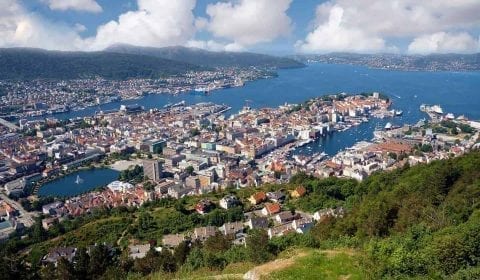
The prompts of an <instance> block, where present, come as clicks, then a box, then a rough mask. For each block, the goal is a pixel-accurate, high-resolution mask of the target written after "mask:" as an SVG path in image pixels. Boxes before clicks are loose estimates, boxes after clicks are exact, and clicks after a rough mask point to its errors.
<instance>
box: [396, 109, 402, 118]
mask: <svg viewBox="0 0 480 280" xmlns="http://www.w3.org/2000/svg"><path fill="white" fill-rule="evenodd" d="M401 115H403V111H402V110H395V116H397V117H399V116H401Z"/></svg>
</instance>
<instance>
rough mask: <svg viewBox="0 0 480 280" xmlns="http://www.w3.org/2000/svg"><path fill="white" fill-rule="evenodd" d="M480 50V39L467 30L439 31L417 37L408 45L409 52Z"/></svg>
mask: <svg viewBox="0 0 480 280" xmlns="http://www.w3.org/2000/svg"><path fill="white" fill-rule="evenodd" d="M479 50H480V42H479V39H475V38H473V37H472V36H470V34H468V33H466V32H461V33H446V32H437V33H433V34H429V35H423V36H419V37H417V38H415V39H414V40H413V42H411V43H410V45H409V46H408V52H409V53H417V54H429V53H474V52H478V51H479Z"/></svg>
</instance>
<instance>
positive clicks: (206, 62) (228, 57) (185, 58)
mask: <svg viewBox="0 0 480 280" xmlns="http://www.w3.org/2000/svg"><path fill="white" fill-rule="evenodd" d="M105 51H109V52H116V53H128V54H137V55H148V56H154V57H159V58H164V59H171V60H176V61H182V62H185V63H190V64H195V65H199V66H204V67H251V66H255V67H262V68H276V69H278V68H298V67H304V66H305V65H304V64H303V63H300V62H298V61H296V60H294V59H291V58H285V57H276V56H271V55H265V54H256V53H250V52H212V51H207V50H203V49H198V48H186V47H178V46H177V47H165V48H151V47H136V46H131V45H122V44H121V45H113V46H111V47H109V48H107V49H106V50H105Z"/></svg>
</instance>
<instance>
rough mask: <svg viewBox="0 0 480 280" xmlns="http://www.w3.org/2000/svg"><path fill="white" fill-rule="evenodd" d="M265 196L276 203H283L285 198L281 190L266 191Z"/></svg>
mask: <svg viewBox="0 0 480 280" xmlns="http://www.w3.org/2000/svg"><path fill="white" fill-rule="evenodd" d="M267 198H268V199H269V200H271V201H273V202H276V203H283V201H284V200H285V194H284V193H283V192H281V191H276V192H268V193H267Z"/></svg>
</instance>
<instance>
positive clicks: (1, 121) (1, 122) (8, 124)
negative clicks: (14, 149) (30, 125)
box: [0, 118, 20, 131]
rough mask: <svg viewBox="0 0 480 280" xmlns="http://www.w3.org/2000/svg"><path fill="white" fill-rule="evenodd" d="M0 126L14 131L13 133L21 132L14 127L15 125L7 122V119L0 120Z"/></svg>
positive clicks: (18, 128)
mask: <svg viewBox="0 0 480 280" xmlns="http://www.w3.org/2000/svg"><path fill="white" fill-rule="evenodd" d="M0 124H1V125H3V126H5V127H7V128H9V129H11V130H13V131H18V130H20V127H18V126H16V125H14V124H13V123H11V122H9V121H6V120H5V119H2V118H0Z"/></svg>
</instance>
